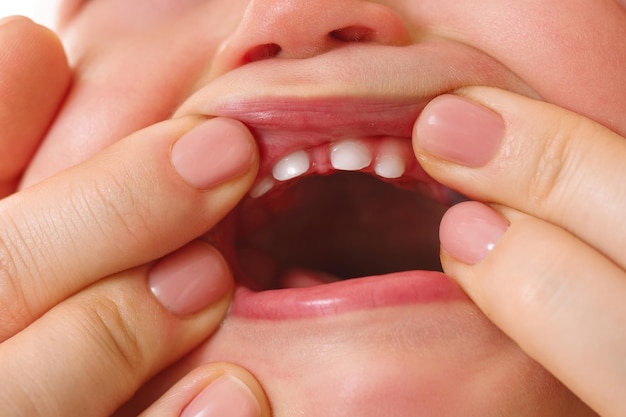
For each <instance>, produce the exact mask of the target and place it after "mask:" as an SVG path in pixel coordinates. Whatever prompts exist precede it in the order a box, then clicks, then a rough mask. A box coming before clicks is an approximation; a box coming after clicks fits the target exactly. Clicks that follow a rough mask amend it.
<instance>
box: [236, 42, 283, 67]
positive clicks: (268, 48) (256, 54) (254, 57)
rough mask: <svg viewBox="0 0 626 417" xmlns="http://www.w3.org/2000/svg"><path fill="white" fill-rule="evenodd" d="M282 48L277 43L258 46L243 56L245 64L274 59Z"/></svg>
mask: <svg viewBox="0 0 626 417" xmlns="http://www.w3.org/2000/svg"><path fill="white" fill-rule="evenodd" d="M281 50H282V48H281V47H280V45H279V44H277V43H265V44H263V45H257V46H255V47H254V48H252V49H250V50H249V51H248V52H246V54H245V55H244V56H243V61H244V62H245V63H250V62H255V61H261V60H263V59H269V58H274V57H275V56H276V55H278V54H279V53H280V51H281Z"/></svg>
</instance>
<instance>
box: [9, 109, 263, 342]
mask: <svg viewBox="0 0 626 417" xmlns="http://www.w3.org/2000/svg"><path fill="white" fill-rule="evenodd" d="M198 123H199V120H197V119H195V118H191V119H190V118H186V119H183V120H171V121H168V122H164V123H161V124H159V125H156V126H153V127H151V128H148V129H146V130H143V131H140V132H138V133H136V134H134V135H131V136H130V137H129V138H127V139H126V140H123V141H121V142H118V143H117V144H115V145H113V146H112V147H111V148H109V149H107V150H105V151H103V152H102V153H101V154H99V155H98V156H96V157H95V158H94V159H92V160H90V161H87V162H86V163H83V164H81V165H79V166H77V167H75V168H72V169H70V170H68V171H65V172H63V173H61V174H59V175H57V176H55V177H53V178H51V179H49V180H46V181H44V182H43V183H40V184H38V185H36V186H33V187H31V188H29V189H27V190H24V191H22V192H20V193H18V194H14V195H12V196H11V197H8V198H6V199H5V200H3V201H1V202H0V230H1V231H2V235H1V236H0V259H1V260H2V262H1V266H2V268H0V283H1V284H2V285H0V320H3V323H2V325H1V326H0V338H4V339H6V338H7V337H10V336H12V335H14V334H15V333H16V332H17V331H19V330H21V329H23V328H24V327H25V326H27V325H28V324H30V323H31V322H32V321H33V320H34V319H35V318H37V317H39V316H40V315H41V314H42V313H44V312H45V311H47V310H48V309H49V308H50V307H52V306H53V305H56V304H58V303H59V302H60V301H62V300H63V299H65V298H66V297H68V296H69V295H71V294H73V293H75V292H77V291H78V290H80V289H81V288H84V287H86V286H88V285H90V284H91V283H93V282H95V281H96V280H97V279H100V278H101V277H103V276H108V275H110V274H113V273H116V272H118V271H122V270H126V269H128V268H131V267H133V266H138V265H141V264H144V263H146V262H149V261H151V260H153V259H156V258H158V257H161V256H163V255H165V254H167V253H169V252H171V251H173V250H175V249H176V248H179V247H181V246H182V245H184V244H185V243H186V242H189V241H191V240H193V239H194V238H196V237H198V236H200V235H202V234H203V233H205V232H206V231H207V230H209V229H210V228H211V227H213V226H214V225H215V224H216V223H217V222H218V221H219V220H221V219H222V218H223V217H224V216H225V214H226V213H228V212H229V211H230V210H231V209H232V208H233V207H234V206H235V205H236V203H237V202H238V201H239V199H240V198H241V197H242V196H243V195H244V193H245V192H246V191H247V189H248V188H249V186H250V184H251V183H252V181H253V179H254V176H255V172H256V166H257V165H258V163H257V160H258V157H257V152H256V148H255V146H256V145H255V143H254V140H253V138H252V136H251V134H250V133H249V132H248V130H247V129H246V128H245V127H244V126H243V124H241V123H239V122H236V121H233V120H229V119H212V120H209V121H207V122H204V123H200V124H199V125H198ZM194 126H195V129H192V127H194ZM190 129H191V130H190ZM184 133H186V134H184ZM183 134H184V135H183ZM181 136H182V138H181V139H180V140H176V139H177V138H179V137H181ZM174 142H175V145H173V143H174ZM170 149H171V151H170ZM170 154H171V156H170Z"/></svg>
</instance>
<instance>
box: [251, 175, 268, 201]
mask: <svg viewBox="0 0 626 417" xmlns="http://www.w3.org/2000/svg"><path fill="white" fill-rule="evenodd" d="M272 188H274V180H273V179H271V178H263V179H262V180H261V181H259V182H258V183H257V184H256V185H255V186H254V187H253V188H252V190H250V197H252V198H259V197H262V196H264V195H265V194H267V193H268V192H269V191H270V190H271V189H272Z"/></svg>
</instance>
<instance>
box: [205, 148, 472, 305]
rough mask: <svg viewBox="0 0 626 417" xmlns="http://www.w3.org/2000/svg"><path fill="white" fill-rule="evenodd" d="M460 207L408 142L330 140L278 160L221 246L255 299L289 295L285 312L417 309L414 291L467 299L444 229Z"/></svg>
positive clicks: (230, 221) (236, 214) (224, 229)
mask: <svg viewBox="0 0 626 417" xmlns="http://www.w3.org/2000/svg"><path fill="white" fill-rule="evenodd" d="M459 198H460V196H459V195H458V194H456V193H455V192H453V191H451V190H449V189H447V188H446V187H444V186H442V185H441V184H438V183H436V182H435V181H434V180H433V179H431V178H430V177H429V176H428V175H427V174H426V173H425V172H424V171H423V170H422V168H421V167H420V166H419V164H418V163H417V160H416V158H415V157H414V156H413V151H412V148H411V141H410V139H409V138H407V137H404V138H402V137H392V136H374V137H371V136H368V137H363V138H359V139H354V138H349V139H338V140H333V141H328V142H326V141H322V142H321V143H319V144H317V145H315V146H313V147H310V148H306V149H298V150H291V151H289V152H288V153H287V154H286V155H284V156H281V157H278V158H274V160H273V161H272V164H271V165H267V166H266V167H265V169H262V170H261V172H260V175H259V178H258V179H257V181H256V184H255V186H254V187H253V188H252V190H251V192H250V194H249V195H248V196H247V197H246V198H245V199H244V200H243V201H242V202H241V203H240V204H239V206H238V207H237V208H236V209H235V210H234V211H233V212H232V213H231V214H230V216H229V217H228V218H227V219H226V220H225V222H224V223H223V224H222V225H221V227H220V228H218V233H217V234H216V238H217V239H220V241H221V244H220V246H221V247H222V248H224V247H227V248H228V250H227V251H225V252H226V253H227V257H228V258H229V262H230V263H231V266H232V268H233V270H234V272H235V277H236V280H237V282H238V284H239V285H240V288H243V289H245V291H246V292H247V293H248V295H250V294H252V293H254V294H261V293H264V292H265V293H268V292H269V293H271V292H274V293H276V291H272V290H281V291H280V294H281V295H279V296H278V298H280V297H282V303H283V304H284V303H285V300H286V299H288V298H289V297H290V295H289V294H291V301H289V302H288V304H290V305H291V306H293V304H294V300H293V297H294V294H296V295H297V296H299V297H302V296H304V298H303V299H304V300H305V302H300V307H302V304H306V305H309V306H310V305H311V303H313V304H316V303H320V302H322V303H338V301H337V300H338V299H341V300H342V301H341V302H343V303H344V304H345V302H346V300H347V299H352V302H354V301H355V300H356V305H357V306H358V307H365V308H367V307H370V306H371V305H375V306H381V305H388V304H397V303H398V302H404V301H408V302H413V301H415V300H416V298H415V295H416V293H414V292H413V293H412V292H411V291H418V292H419V297H418V298H420V299H421V300H422V301H423V300H429V301H430V300H432V299H435V298H438V297H439V296H442V295H443V296H444V298H446V297H447V296H450V295H453V296H457V295H458V293H457V292H456V291H454V290H451V285H450V281H449V279H447V277H446V278H443V277H445V276H444V275H443V274H442V273H441V266H440V262H439V239H438V229H439V223H440V220H441V217H442V216H443V213H444V212H445V211H446V209H447V208H448V207H449V206H450V205H451V204H452V203H454V202H456V201H458V199H459ZM428 271H434V272H435V274H432V273H428ZM416 280H419V281H420V283H419V285H416V282H417V281H416ZM392 281H393V283H392V284H390V282H392ZM340 283H342V284H341V286H338V284H340ZM364 283H366V286H371V288H369V290H367V291H365V293H364V294H361V298H365V299H367V300H363V299H361V300H358V298H359V295H358V291H357V290H356V287H358V286H359V285H361V286H363V284H364ZM408 285H412V286H413V287H412V288H411V289H407V288H406V287H407V286H408ZM312 288H314V291H309V292H308V293H303V292H302V291H301V290H303V289H312ZM384 288H387V290H390V289H392V291H390V292H389V293H388V294H384V293H385V291H384ZM337 289H338V291H336V290H337ZM373 289H375V292H377V296H378V297H380V298H379V299H377V300H374V299H372V290H373ZM285 290H289V291H290V292H289V293H286V292H285ZM294 290H296V292H295V293H294ZM298 290H300V293H299V294H298V292H297V291H298ZM352 290H354V292H353V293H351V294H348V293H350V292H351V291H352ZM426 293H428V294H429V295H427V296H425V295H424V294H426ZM305 294H306V296H305ZM339 294H341V295H339ZM375 297H376V296H375ZM296 298H297V297H296ZM453 298H454V297H453ZM249 299H250V297H248V301H249ZM303 299H300V301H302V300H303ZM331 299H332V300H333V301H332V302H331V301H329V300H331ZM264 300H265V301H264V304H265V305H264V307H267V304H268V303H267V300H268V298H267V297H266V298H265V299H264ZM276 300H277V299H276V298H275V299H274V301H276ZM257 301H258V300H257ZM236 303H237V299H236ZM368 303H369V304H368ZM248 304H250V303H248ZM258 304H259V303H257V307H258ZM261 304H263V303H261ZM275 304H276V303H275ZM279 304H280V302H279ZM296 304H297V303H296ZM370 304H371V305H370ZM352 306H353V307H354V304H353V305H352ZM300 307H298V308H300ZM335 307H337V306H335ZM256 309H257V310H258V308H256ZM301 310H302V309H301V308H300V311H298V310H297V309H296V311H298V314H300V313H302V311H301ZM257 313H258V311H257ZM283 313H284V312H283ZM291 313H292V314H291V315H292V316H293V314H294V311H291ZM255 315H258V314H255Z"/></svg>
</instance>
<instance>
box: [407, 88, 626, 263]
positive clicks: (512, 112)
mask: <svg viewBox="0 0 626 417" xmlns="http://www.w3.org/2000/svg"><path fill="white" fill-rule="evenodd" d="M460 94H461V95H462V97H458V96H451V95H448V96H443V97H440V98H438V99H435V100H433V102H432V103H431V104H429V106H427V108H426V109H425V110H424V112H423V113H422V115H421V116H420V119H419V121H418V123H417V125H416V128H415V136H416V139H415V144H416V151H417V152H418V157H419V158H420V159H421V163H422V165H423V166H424V168H425V169H426V170H427V171H428V172H429V174H430V175H432V176H433V177H435V178H436V179H437V180H438V181H440V182H442V183H444V184H445V185H447V186H449V187H451V188H454V189H456V190H458V191H460V192H461V193H462V194H465V195H466V196H468V197H470V198H471V199H474V200H479V201H483V202H487V203H496V204H499V205H503V206H507V207H512V208H515V209H516V210H519V211H522V212H525V213H527V214H530V215H532V216H535V217H538V218H541V219H544V220H546V221H548V222H550V223H553V224H555V225H557V226H559V227H562V228H564V229H566V230H568V231H570V232H571V233H573V234H575V235H576V236H578V237H579V238H581V239H582V240H583V241H585V242H587V243H588V244H589V245H591V246H593V247H595V248H596V249H597V250H599V251H600V252H602V253H604V254H605V255H607V256H608V257H609V258H611V259H612V260H613V261H614V262H616V263H617V264H619V265H620V266H621V267H622V268H626V252H625V251H624V248H625V247H626V222H625V221H624V220H625V213H626V187H625V186H624V178H626V140H624V138H622V137H621V136H619V135H618V134H616V133H614V132H612V131H610V130H609V129H607V128H604V127H602V126H600V125H599V124H597V123H595V122H592V121H591V120H588V119H586V118H583V117H582V116H579V115H577V114H574V113H571V112H569V111H566V110H563V109H561V108H558V107H556V106H554V105H551V104H548V103H544V102H538V101H535V100H531V99H529V98H525V97H521V96H518V95H516V94H513V93H510V92H506V91H502V90H497V89H494V88H487V87H471V88H467V89H464V90H462V91H461V92H460ZM466 97H467V98H470V99H471V100H473V101H470V100H468V99H467V98H466ZM478 103H480V104H478ZM497 123H501V126H498V127H497V128H494V129H491V128H490V127H489V126H495V125H497ZM448 129H449V130H450V131H448ZM451 130H455V132H451ZM446 135H447V136H448V137H449V139H450V140H449V142H452V139H454V141H455V144H456V147H451V148H449V149H445V146H446V144H444V142H445V141H446V139H448V138H446V137H445V136H446ZM490 135H491V137H490ZM453 136H454V138H452V137H453ZM496 136H499V137H496ZM447 145H448V146H451V144H450V143H448V144H447ZM487 148H490V149H487ZM479 151H480V152H482V153H483V154H482V155H480V156H478V153H479ZM487 153H488V154H489V155H487ZM468 158H470V159H471V158H473V159H472V160H470V159H468ZM463 159H465V160H463Z"/></svg>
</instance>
